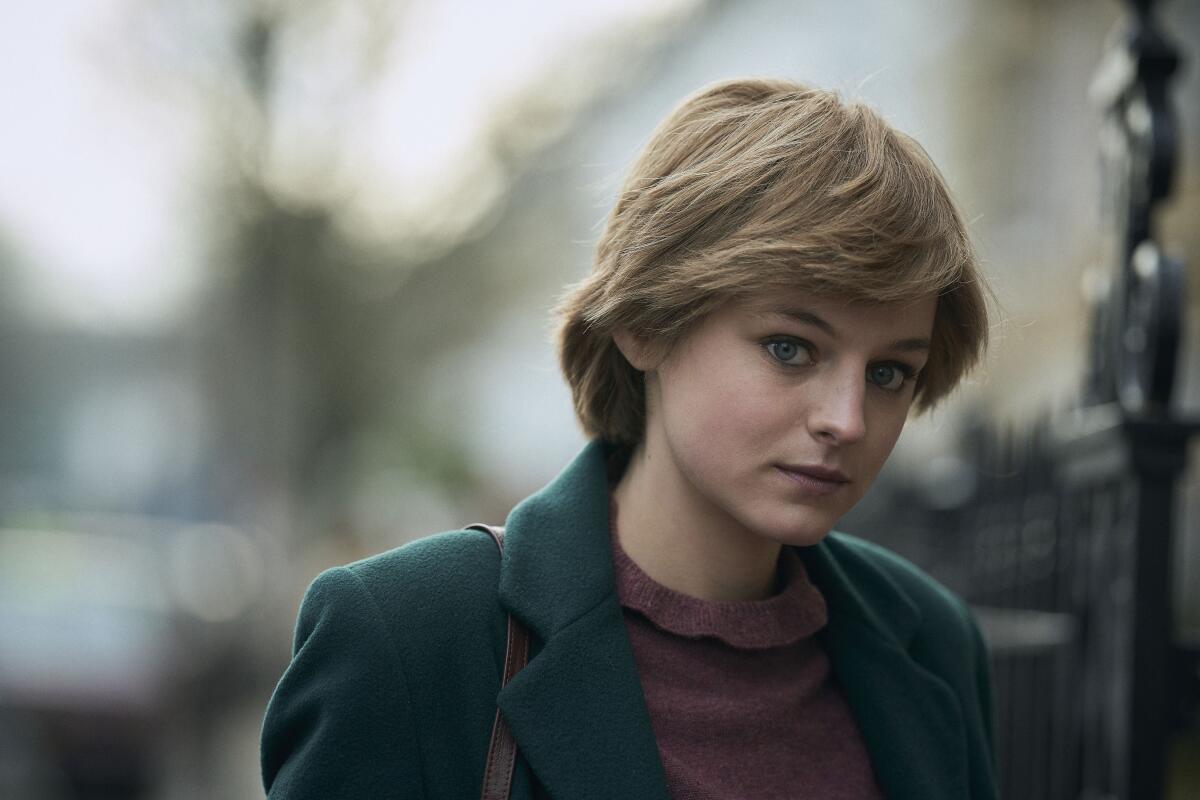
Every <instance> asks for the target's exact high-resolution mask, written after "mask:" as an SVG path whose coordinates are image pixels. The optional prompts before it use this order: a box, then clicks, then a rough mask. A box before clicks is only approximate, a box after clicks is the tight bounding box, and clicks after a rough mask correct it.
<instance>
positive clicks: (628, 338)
mask: <svg viewBox="0 0 1200 800" xmlns="http://www.w3.org/2000/svg"><path fill="white" fill-rule="evenodd" d="M612 338H613V343H614V344H615V345H616V346H617V349H618V350H620V351H621V355H623V356H625V360H626V361H628V362H629V364H630V366H632V367H633V368H634V369H636V370H638V371H639V372H650V371H652V370H653V369H654V368H655V367H657V366H658V365H659V363H660V362H661V361H662V357H661V356H662V354H661V353H660V352H659V350H660V348H658V347H656V346H655V343H654V342H651V341H650V340H648V339H645V338H643V337H641V336H638V335H636V334H634V333H633V332H632V331H630V330H629V329H628V328H616V329H615V330H613V332H612Z"/></svg>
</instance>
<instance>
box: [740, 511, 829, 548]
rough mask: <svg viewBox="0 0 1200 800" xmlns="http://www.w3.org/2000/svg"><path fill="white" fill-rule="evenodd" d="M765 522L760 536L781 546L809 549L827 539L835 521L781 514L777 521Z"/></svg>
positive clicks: (759, 529)
mask: <svg viewBox="0 0 1200 800" xmlns="http://www.w3.org/2000/svg"><path fill="white" fill-rule="evenodd" d="M763 522H764V524H762V525H761V526H758V531H759V535H760V536H763V537H764V538H767V539H771V540H773V541H776V542H779V543H780V544H786V545H792V546H794V547H808V546H809V545H814V544H816V543H817V542H819V541H821V540H822V539H824V538H825V536H826V535H827V534H828V533H829V531H830V530H832V529H833V522H834V520H827V519H824V518H820V519H813V518H812V517H811V516H809V515H805V518H803V519H796V516H795V515H794V514H781V515H779V516H778V517H777V518H776V519H773V520H769V521H768V520H764V521H763Z"/></svg>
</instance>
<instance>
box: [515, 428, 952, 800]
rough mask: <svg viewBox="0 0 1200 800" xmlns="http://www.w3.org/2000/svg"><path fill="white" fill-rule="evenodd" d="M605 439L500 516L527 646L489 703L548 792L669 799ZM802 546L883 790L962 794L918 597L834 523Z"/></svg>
mask: <svg viewBox="0 0 1200 800" xmlns="http://www.w3.org/2000/svg"><path fill="white" fill-rule="evenodd" d="M610 449H611V448H610V447H609V446H606V445H604V444H602V443H600V442H593V443H591V444H590V445H588V447H587V448H585V449H584V451H583V452H582V453H581V454H580V455H579V457H578V458H576V459H575V461H574V462H572V463H571V464H570V465H569V466H568V467H567V469H566V470H564V471H563V473H562V474H561V475H559V476H558V478H556V479H555V480H554V481H553V482H552V483H551V484H550V485H548V486H547V487H546V488H545V489H543V490H542V491H540V492H538V493H537V494H535V495H533V496H532V497H530V498H529V499H527V500H525V501H524V502H522V503H521V504H520V505H518V506H517V507H516V508H515V509H513V512H512V514H510V515H509V518H508V521H507V526H506V527H507V531H506V534H505V545H504V558H503V564H502V568H501V576H500V601H501V603H502V604H503V605H504V606H505V607H506V608H507V609H508V610H509V611H511V612H512V613H513V614H515V615H516V616H517V617H518V618H519V619H521V620H522V621H523V622H524V623H525V624H526V625H527V626H528V627H529V629H530V631H531V632H532V633H533V635H534V642H535V649H534V653H533V654H532V656H531V658H530V661H529V663H528V665H527V666H526V667H525V668H524V669H523V670H522V671H521V672H520V673H518V674H517V676H516V677H515V678H514V679H513V680H512V681H511V682H510V683H509V684H508V686H506V687H505V688H504V689H503V690H501V692H500V694H499V696H498V698H497V703H498V705H499V707H500V710H501V712H502V713H503V714H504V717H505V719H506V720H507V721H508V724H509V727H510V728H511V729H512V731H513V735H514V737H515V738H516V740H517V746H518V747H519V748H520V751H521V753H522V755H523V756H524V758H525V759H526V761H528V762H529V765H530V767H531V768H532V770H533V773H534V774H535V775H536V776H537V779H538V781H539V782H540V783H541V784H542V786H543V787H545V789H546V791H547V792H548V793H549V794H550V796H551V797H553V798H556V800H588V799H589V798H594V799H595V800H598V799H599V798H611V797H631V798H638V800H667V789H666V778H665V775H664V773H663V768H662V762H661V760H660V758H659V755H658V748H657V745H656V744H655V741H654V734H653V730H652V728H651V726H650V715H649V712H648V711H647V709H646V704H645V699H644V697H643V695H642V688H641V683H640V681H639V679H638V675H637V666H636V664H635V662H634V660H633V651H632V649H631V647H630V644H629V638H628V635H627V634H626V631H625V623H624V619H623V618H622V614H621V608H620V604H619V602H618V600H617V597H616V592H615V584H614V576H613V566H612V554H611V550H610V545H609V536H608V524H609V523H608V484H607V461H608V455H609V452H610ZM799 552H800V555H801V558H802V559H803V560H804V563H805V567H806V569H807V570H808V573H809V577H810V578H811V579H812V581H813V582H814V583H815V584H816V585H817V586H818V587H819V588H820V589H821V591H822V593H823V594H824V596H825V600H826V603H827V605H828V607H829V624H828V625H827V626H826V628H825V630H824V631H823V632H822V633H821V638H822V643H823V645H824V646H825V648H826V651H827V653H828V655H829V658H830V661H831V663H832V665H833V669H834V673H835V675H836V676H837V679H838V682H839V684H840V688H841V690H842V692H843V694H844V696H845V697H846V700H847V702H848V703H849V704H850V707H851V710H852V711H853V712H854V716H855V719H856V720H857V722H858V725H859V729H860V730H861V732H862V736H863V739H864V741H865V743H866V745H867V749H868V751H869V752H870V754H871V762H872V766H873V767H874V769H875V772H876V776H877V778H878V780H879V783H880V785H881V787H882V789H883V791H884V793H885V794H886V796H887V797H888V798H889V800H961V798H964V797H968V796H970V790H969V788H968V783H967V772H968V770H967V748H966V731H965V727H964V722H963V715H962V710H961V709H960V708H959V705H958V701H957V699H956V698H955V695H954V693H953V691H952V690H951V689H950V687H949V686H948V685H947V684H946V683H945V681H943V680H942V679H940V678H939V677H937V676H936V675H935V674H933V673H932V672H930V671H929V670H928V669H926V668H925V667H923V666H922V665H921V664H920V663H918V661H917V660H915V659H914V658H913V656H912V654H911V653H910V652H909V645H910V644H911V642H912V639H913V634H914V633H915V631H916V630H917V628H918V627H919V626H920V624H921V612H920V610H919V609H918V607H917V606H916V604H915V603H914V602H913V601H912V599H910V598H909V596H908V595H907V594H906V593H905V592H904V591H903V590H902V589H901V588H900V587H898V586H897V585H896V584H895V583H894V582H893V581H892V580H891V579H890V578H889V577H888V576H887V575H886V574H884V572H882V571H881V570H880V569H879V568H878V567H876V566H874V565H873V564H871V563H870V562H869V561H868V560H867V559H865V558H863V556H861V555H860V554H858V553H856V552H853V550H852V549H851V548H850V547H849V546H848V545H847V544H846V543H845V542H844V541H842V540H840V539H839V538H838V536H837V534H832V535H830V536H829V537H826V539H825V540H824V541H822V542H821V543H820V544H817V545H815V546H812V547H806V548H800V549H799Z"/></svg>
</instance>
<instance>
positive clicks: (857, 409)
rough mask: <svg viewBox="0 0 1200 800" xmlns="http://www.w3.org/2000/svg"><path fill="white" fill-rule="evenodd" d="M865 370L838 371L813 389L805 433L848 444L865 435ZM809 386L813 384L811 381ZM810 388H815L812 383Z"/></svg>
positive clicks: (827, 441)
mask: <svg viewBox="0 0 1200 800" xmlns="http://www.w3.org/2000/svg"><path fill="white" fill-rule="evenodd" d="M863 371H864V370H857V369H856V370H849V369H847V370H840V371H839V372H840V373H841V374H839V375H837V376H834V375H829V376H828V377H829V378H830V380H827V381H823V382H822V383H823V384H824V385H823V386H822V387H821V389H820V390H819V391H816V392H814V394H813V396H812V398H811V400H812V405H811V406H810V407H809V413H808V432H809V434H810V435H811V436H812V437H813V438H814V439H816V440H818V441H820V442H824V443H826V444H834V445H847V444H853V443H854V442H857V441H861V440H862V438H863V437H864V436H866V435H867V419H866V407H865V406H866V400H867V385H866V380H864V378H863ZM810 386H812V384H810ZM812 388H814V389H815V388H816V387H815V386H814V387H812Z"/></svg>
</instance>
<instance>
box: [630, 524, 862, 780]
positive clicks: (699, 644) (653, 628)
mask: <svg viewBox="0 0 1200 800" xmlns="http://www.w3.org/2000/svg"><path fill="white" fill-rule="evenodd" d="M613 511H614V513H613V516H612V519H613V536H612V549H613V563H614V565H615V567H616V578H617V595H618V596H619V598H620V600H621V606H622V607H623V609H624V615H625V625H626V628H627V629H628V631H629V640H630V643H631V644H632V645H633V656H634V660H635V661H636V663H637V668H638V674H639V676H640V678H641V681H642V691H643V693H644V694H645V696H646V705H647V707H648V708H649V710H650V722H651V725H652V727H653V729H654V737H655V739H656V741H657V742H658V750H659V754H660V755H661V757H662V762H663V766H664V767H665V768H666V773H667V788H668V789H669V790H670V793H671V797H672V798H673V800H730V799H731V798H737V799H738V800H751V799H752V798H753V799H754V800H759V799H761V800H767V799H768V798H769V799H770V800H775V798H778V799H779V800H784V799H785V798H786V799H787V800H792V799H793V798H813V799H814V800H818V799H819V800H863V798H882V797H883V794H882V793H881V791H880V789H879V787H878V786H877V785H876V783H875V778H874V775H873V774H872V772H871V763H870V761H869V759H868V755H867V751H866V747H865V746H864V745H863V742H862V737H861V736H860V734H859V730H858V726H857V725H856V723H855V721H854V717H853V716H852V715H851V713H850V708H849V706H847V704H846V701H845V699H844V698H843V697H842V694H841V692H840V690H839V689H838V687H837V684H836V683H835V681H834V678H833V673H832V672H831V670H830V665H829V659H828V658H827V657H826V655H825V651H824V650H823V649H822V648H821V646H820V644H819V643H818V642H817V641H816V639H815V638H814V636H813V634H814V633H816V632H817V631H818V630H820V629H821V628H822V627H824V625H825V622H826V608H825V600H824V598H823V597H822V596H821V593H820V591H818V589H817V588H816V587H815V586H814V585H813V584H812V583H810V582H809V580H808V576H807V575H806V574H805V571H804V565H803V564H802V563H801V561H800V558H799V556H797V555H796V554H795V552H794V551H792V550H791V549H790V548H784V550H783V555H782V556H781V559H780V578H781V583H782V587H781V589H780V591H779V592H778V593H777V594H775V595H774V596H772V597H769V598H767V599H765V600H755V601H747V602H727V603H725V602H712V601H707V600H700V599H697V598H695V597H690V596H688V595H684V594H680V593H679V592H676V591H673V590H671V589H668V588H667V587H665V586H663V585H662V584H659V583H656V582H655V581H654V580H653V579H652V578H650V576H648V575H647V574H646V573H645V572H643V571H642V570H641V568H640V567H638V566H637V564H635V563H634V562H633V560H632V559H631V558H630V557H629V556H628V555H627V554H626V553H625V551H624V550H623V549H622V548H621V544H620V540H619V539H618V537H617V532H616V513H615V511H616V509H615V508H614V509H613Z"/></svg>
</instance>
